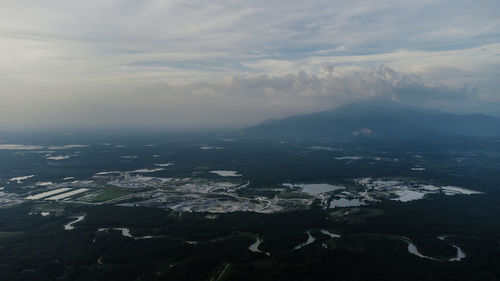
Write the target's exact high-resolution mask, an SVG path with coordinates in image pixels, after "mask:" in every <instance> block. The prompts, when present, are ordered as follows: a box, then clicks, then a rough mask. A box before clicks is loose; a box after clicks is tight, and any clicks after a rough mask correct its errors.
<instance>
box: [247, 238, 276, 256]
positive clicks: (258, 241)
mask: <svg viewBox="0 0 500 281" xmlns="http://www.w3.org/2000/svg"><path fill="white" fill-rule="evenodd" d="M255 238H256V240H255V242H254V243H253V244H252V245H250V246H248V250H250V251H252V252H254V253H263V254H266V255H267V256H271V253H268V252H263V251H261V250H259V246H260V244H261V243H262V242H263V240H262V239H260V238H259V237H255Z"/></svg>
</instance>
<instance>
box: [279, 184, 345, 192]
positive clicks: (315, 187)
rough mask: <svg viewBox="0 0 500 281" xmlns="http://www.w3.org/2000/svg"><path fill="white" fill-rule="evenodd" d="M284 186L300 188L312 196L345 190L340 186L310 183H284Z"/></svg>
mask: <svg viewBox="0 0 500 281" xmlns="http://www.w3.org/2000/svg"><path fill="white" fill-rule="evenodd" d="M283 185H284V186H287V187H292V188H293V187H300V188H301V189H302V192H304V193H307V194H310V195H319V194H322V193H326V192H330V191H335V190H340V189H345V187H343V186H338V185H331V184H327V183H310V184H291V183H284V184H283Z"/></svg>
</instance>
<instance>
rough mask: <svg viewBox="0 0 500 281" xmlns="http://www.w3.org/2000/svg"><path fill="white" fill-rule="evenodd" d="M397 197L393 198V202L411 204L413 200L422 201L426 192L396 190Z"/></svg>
mask: <svg viewBox="0 0 500 281" xmlns="http://www.w3.org/2000/svg"><path fill="white" fill-rule="evenodd" d="M394 194H395V195H397V196H398V197H397V198H393V199H391V200H394V201H400V202H409V201H413V200H420V199H422V198H424V196H425V194H427V193H426V192H419V191H414V190H396V191H395V192H394Z"/></svg>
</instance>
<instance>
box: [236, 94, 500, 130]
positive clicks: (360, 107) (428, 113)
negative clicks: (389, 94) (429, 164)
mask: <svg viewBox="0 0 500 281" xmlns="http://www.w3.org/2000/svg"><path fill="white" fill-rule="evenodd" d="M245 131H246V133H247V134H249V135H252V136H257V137H292V138H360V137H370V138H402V139H405V138H419V137H437V136H454V135H457V136H458V135H467V136H492V135H500V120H499V119H497V118H495V117H492V116H488V115H481V114H473V115H472V114H469V115H458V114H450V113H445V112H441V111H436V110H428V109H424V108H418V107H410V106H405V105H401V104H398V103H394V102H391V101H370V102H360V103H353V104H349V105H346V106H342V107H339V108H336V109H332V110H328V111H323V112H317V113H312V114H305V115H295V116H291V117H287V118H284V119H281V120H268V121H266V122H265V123H261V124H258V125H256V126H253V127H250V128H247V129H246V130H245Z"/></svg>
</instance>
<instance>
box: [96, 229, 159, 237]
mask: <svg viewBox="0 0 500 281" xmlns="http://www.w3.org/2000/svg"><path fill="white" fill-rule="evenodd" d="M110 230H117V231H120V233H121V235H122V236H124V237H128V238H132V239H135V240H141V239H153V238H162V237H164V236H153V235H145V236H139V237H136V236H133V235H132V234H131V233H130V229H129V228H126V227H111V228H99V229H98V230H97V232H102V231H110Z"/></svg>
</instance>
